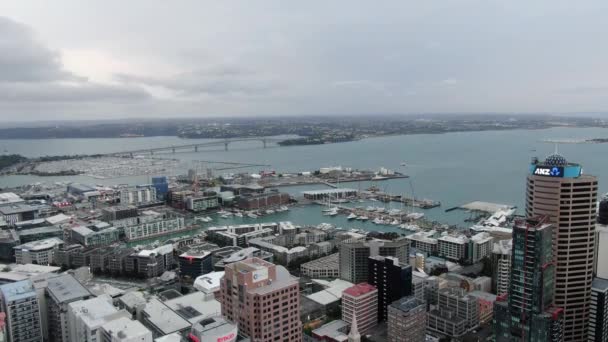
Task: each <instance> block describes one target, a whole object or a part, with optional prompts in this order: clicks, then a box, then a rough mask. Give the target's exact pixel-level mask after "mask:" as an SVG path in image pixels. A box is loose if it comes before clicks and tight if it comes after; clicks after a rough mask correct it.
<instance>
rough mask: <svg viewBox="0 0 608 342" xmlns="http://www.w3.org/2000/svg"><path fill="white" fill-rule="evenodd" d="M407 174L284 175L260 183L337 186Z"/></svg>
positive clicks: (382, 179)
mask: <svg viewBox="0 0 608 342" xmlns="http://www.w3.org/2000/svg"><path fill="white" fill-rule="evenodd" d="M408 177H409V176H407V175H401V174H395V175H386V176H382V177H380V178H374V177H373V176H372V175H359V176H351V177H339V178H334V177H315V176H300V175H297V176H294V175H292V176H283V177H280V178H272V179H262V180H260V181H259V182H258V183H259V184H260V185H262V186H265V187H280V186H298V185H325V186H328V187H330V188H337V187H338V184H340V183H353V182H376V181H386V180H391V179H399V178H408Z"/></svg>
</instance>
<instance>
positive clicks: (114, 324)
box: [99, 317, 153, 342]
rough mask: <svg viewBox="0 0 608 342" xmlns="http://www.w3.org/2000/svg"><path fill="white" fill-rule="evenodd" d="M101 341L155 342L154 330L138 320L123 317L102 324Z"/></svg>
mask: <svg viewBox="0 0 608 342" xmlns="http://www.w3.org/2000/svg"><path fill="white" fill-rule="evenodd" d="M99 342H153V340H152V332H151V331H150V330H148V329H147V328H146V327H145V326H144V325H143V324H141V323H139V322H138V321H134V320H131V319H129V318H126V317H121V318H118V319H115V320H113V321H110V322H107V323H106V324H104V325H102V326H101V340H99Z"/></svg>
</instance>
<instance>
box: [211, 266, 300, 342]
mask: <svg viewBox="0 0 608 342" xmlns="http://www.w3.org/2000/svg"><path fill="white" fill-rule="evenodd" d="M220 287H221V290H220V298H219V299H220V302H221V303H222V315H223V316H224V317H226V318H227V319H228V320H229V321H232V322H234V323H236V324H237V325H238V327H239V331H240V332H241V333H242V334H243V335H245V336H247V337H249V338H250V339H251V340H252V341H255V342H271V341H277V340H280V341H289V342H295V341H298V342H300V341H302V322H301V321H300V291H299V289H300V286H299V283H298V278H296V277H293V276H291V275H290V274H289V271H287V269H286V268H285V267H283V266H276V265H274V264H272V263H269V262H267V261H264V260H262V259H259V258H250V259H245V260H243V261H239V262H235V263H232V264H228V265H226V268H225V274H224V278H222V280H221V283H220Z"/></svg>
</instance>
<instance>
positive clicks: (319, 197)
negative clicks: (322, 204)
mask: <svg viewBox="0 0 608 342" xmlns="http://www.w3.org/2000/svg"><path fill="white" fill-rule="evenodd" d="M358 193H359V191H357V190H355V189H347V188H337V189H327V190H325V189H323V190H310V191H302V195H303V196H304V198H306V199H308V200H311V201H326V200H328V199H331V200H336V199H342V198H349V197H355V196H357V194H358Z"/></svg>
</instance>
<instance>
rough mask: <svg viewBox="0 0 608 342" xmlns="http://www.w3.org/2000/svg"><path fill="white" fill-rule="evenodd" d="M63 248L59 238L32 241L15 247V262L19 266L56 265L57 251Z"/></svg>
mask: <svg viewBox="0 0 608 342" xmlns="http://www.w3.org/2000/svg"><path fill="white" fill-rule="evenodd" d="M62 246H63V241H62V240H61V239H58V238H49V239H45V240H39V241H32V242H28V243H26V244H23V245H19V246H15V247H13V249H14V250H15V260H16V262H17V263H18V264H38V265H50V264H52V263H54V259H53V258H54V254H55V251H56V250H57V249H59V248H61V247H62Z"/></svg>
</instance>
